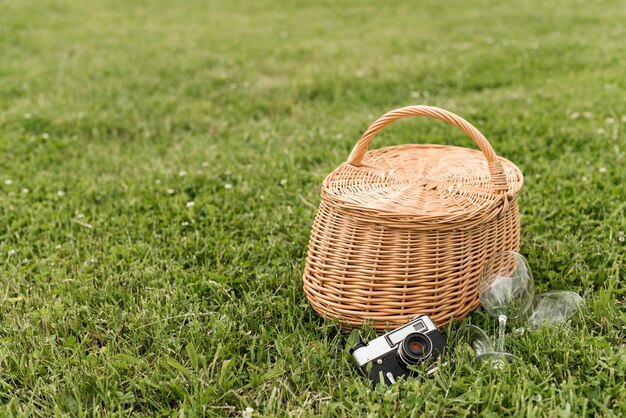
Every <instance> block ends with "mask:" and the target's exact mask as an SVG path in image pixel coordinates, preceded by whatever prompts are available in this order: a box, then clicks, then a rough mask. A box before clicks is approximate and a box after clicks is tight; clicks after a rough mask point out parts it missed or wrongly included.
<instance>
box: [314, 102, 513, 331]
mask: <svg viewBox="0 0 626 418" xmlns="http://www.w3.org/2000/svg"><path fill="white" fill-rule="evenodd" d="M408 116H428V117H431V118H435V119H439V120H441V121H444V122H448V123H450V124H452V125H454V126H456V127H458V128H459V129H461V130H462V131H463V132H465V133H466V134H467V135H468V136H469V137H470V138H472V139H473V140H474V141H475V142H476V144H477V145H478V147H479V148H480V152H479V151H477V150H471V149H467V148H462V147H455V146H442V145H400V146H393V147H387V148H382V149H377V150H374V151H368V146H369V144H370V141H371V140H372V138H373V137H374V136H375V135H376V134H377V133H378V132H379V131H380V130H381V129H382V128H384V127H385V126H387V125H388V124H390V123H392V122H394V121H395V120H397V119H400V118H405V117H408ZM522 183H523V177H522V173H521V171H520V170H519V168H517V167H516V166H515V165H514V164H513V163H511V162H510V161H508V160H506V159H504V158H500V157H498V156H497V155H496V153H495V151H494V150H493V148H492V147H491V145H490V144H489V142H488V141H487V139H486V138H485V137H484V136H483V135H482V134H481V133H480V132H479V131H478V130H477V129H476V128H475V127H474V126H473V125H472V124H470V123H469V122H467V121H466V120H464V119H463V118H461V117H460V116H457V115H455V114H453V113H451V112H448V111H446V110H444V109H440V108H436V107H430V106H408V107H403V108H401V109H397V110H393V111H391V112H388V113H386V114H385V115H383V116H382V117H381V118H379V119H378V120H377V121H376V122H374V123H373V124H372V125H371V126H370V127H369V128H368V129H367V131H365V133H364V134H363V136H362V137H361V139H359V141H358V142H357V144H356V146H355V147H354V149H353V150H352V152H351V154H350V156H349V157H348V161H347V162H345V163H343V164H341V165H340V166H339V167H338V168H337V169H336V170H335V171H333V172H332V173H331V174H330V175H328V177H326V179H325V180H324V182H323V185H322V192H321V203H320V207H319V210H318V212H317V216H316V218H315V222H314V224H313V229H312V231H311V239H310V243H309V252H308V257H307V262H306V267H305V270H304V276H303V281H304V291H305V293H306V296H307V298H308V300H309V302H310V303H311V305H312V306H313V308H314V309H315V311H316V312H317V313H318V314H319V315H321V316H323V317H326V318H333V319H338V320H339V324H340V325H341V327H342V328H344V329H350V328H353V327H358V326H361V325H362V324H363V323H364V322H367V323H369V324H370V325H372V326H374V327H375V328H376V329H378V330H384V329H387V328H389V327H394V326H397V325H400V324H404V323H406V322H407V321H408V320H410V319H411V318H413V317H414V316H415V315H418V314H426V315H430V317H431V319H433V321H435V323H436V324H437V325H438V326H440V327H441V326H444V325H446V324H447V323H448V322H449V321H450V320H452V319H454V318H456V319H459V318H462V317H464V316H465V315H467V314H468V313H469V312H470V311H471V310H472V309H474V308H475V307H476V306H477V305H478V303H479V301H478V292H477V289H478V282H479V279H480V272H481V268H482V266H483V264H484V262H485V261H486V259H487V258H488V257H489V256H490V255H491V254H493V253H494V252H496V251H501V250H518V248H519V239H520V225H519V210H518V206H517V194H518V192H519V190H520V189H521V187H522Z"/></svg>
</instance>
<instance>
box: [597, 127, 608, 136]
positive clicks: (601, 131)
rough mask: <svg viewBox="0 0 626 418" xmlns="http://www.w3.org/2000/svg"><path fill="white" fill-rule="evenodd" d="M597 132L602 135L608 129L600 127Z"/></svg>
mask: <svg viewBox="0 0 626 418" xmlns="http://www.w3.org/2000/svg"><path fill="white" fill-rule="evenodd" d="M596 132H598V133H599V134H600V135H602V134H603V133H605V132H606V131H605V130H604V128H598V130H597V131H596Z"/></svg>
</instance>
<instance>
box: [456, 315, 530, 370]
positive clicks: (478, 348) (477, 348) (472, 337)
mask: <svg viewBox="0 0 626 418" xmlns="http://www.w3.org/2000/svg"><path fill="white" fill-rule="evenodd" d="M463 344H467V345H469V346H470V347H471V348H472V350H473V352H474V355H475V356H476V358H477V359H478V360H479V361H481V362H487V361H490V360H491V361H493V362H494V363H493V365H494V366H495V367H501V366H502V365H503V363H504V360H506V361H507V362H509V363H512V362H514V361H521V360H520V358H519V357H516V356H514V355H513V354H510V353H506V352H502V351H494V349H493V344H492V343H491V339H490V338H489V336H487V334H486V333H485V331H483V330H482V329H481V328H478V327H477V326H476V325H463V326H461V327H460V328H459V329H458V330H457V332H456V338H455V345H456V346H461V345H463Z"/></svg>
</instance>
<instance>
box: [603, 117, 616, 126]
mask: <svg viewBox="0 0 626 418" xmlns="http://www.w3.org/2000/svg"><path fill="white" fill-rule="evenodd" d="M604 122H606V124H607V125H613V124H614V123H615V119H613V118H606V119H605V120H604Z"/></svg>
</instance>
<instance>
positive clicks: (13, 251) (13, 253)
mask: <svg viewBox="0 0 626 418" xmlns="http://www.w3.org/2000/svg"><path fill="white" fill-rule="evenodd" d="M16 252H17V251H15V250H9V252H8V253H7V254H9V255H15V253H16Z"/></svg>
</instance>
